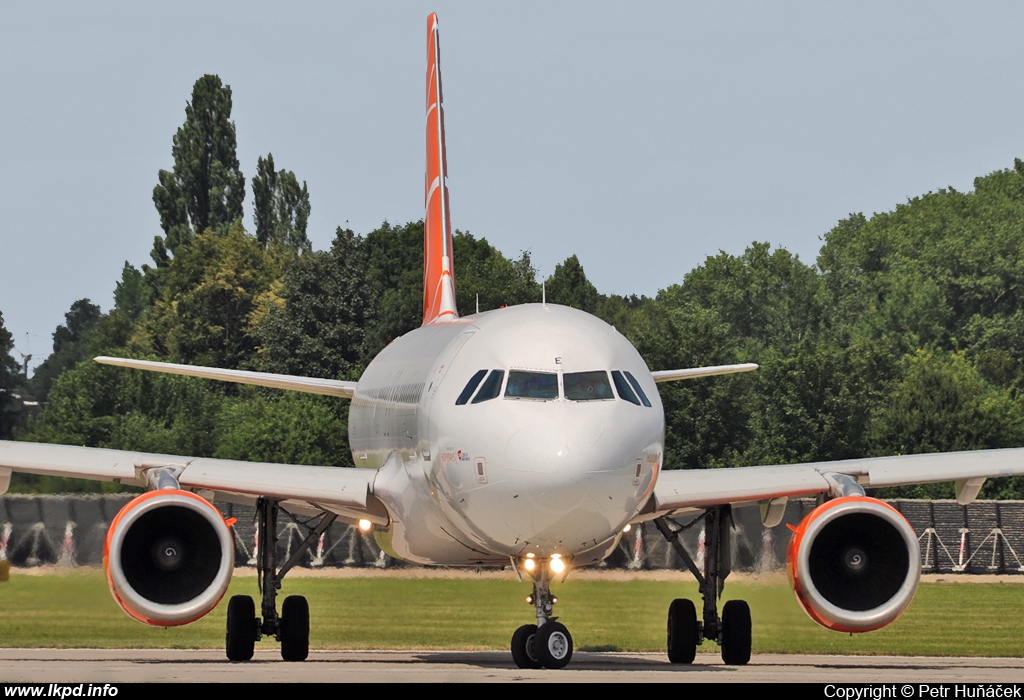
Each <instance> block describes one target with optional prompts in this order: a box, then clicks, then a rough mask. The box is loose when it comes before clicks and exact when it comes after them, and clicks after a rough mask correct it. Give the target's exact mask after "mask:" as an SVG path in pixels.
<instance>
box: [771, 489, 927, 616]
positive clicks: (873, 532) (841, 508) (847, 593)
mask: <svg viewBox="0 0 1024 700" xmlns="http://www.w3.org/2000/svg"><path fill="white" fill-rule="evenodd" d="M786 571H787V573H788V574H789V582H790V584H791V585H792V586H793V592H794V593H796V598H797V600H798V601H799V602H800V605H801V606H803V609H804V610H805V611H806V612H807V614H808V615H810V617H811V619H812V620H814V621H815V622H817V623H818V624H820V625H822V626H824V627H828V628H829V629H833V630H837V631H840V632H869V631H871V630H875V629H878V628H880V627H884V626H885V625H888V624H889V623H890V622H892V621H893V620H895V619H896V618H897V617H899V616H900V614H901V613H902V612H903V611H904V610H905V609H906V608H907V606H908V605H910V601H911V600H912V599H913V597H914V593H915V592H916V591H917V584H918V581H919V580H920V578H921V555H920V548H919V546H918V542H917V535H916V534H914V528H912V527H911V526H910V523H908V522H907V521H906V519H905V518H904V517H903V516H902V515H900V513H899V512H898V511H897V510H896V509H895V508H893V507H891V506H889V505H887V504H885V503H883V502H882V501H879V500H877V499H874V498H868V497H865V496H845V497H843V498H836V499H834V500H831V501H828V502H826V503H823V504H822V505H820V506H818V507H817V508H815V509H814V510H813V511H811V512H810V513H809V514H808V515H807V517H806V518H804V520H803V522H801V523H800V525H799V526H798V527H796V528H795V529H793V536H792V537H791V538H790V541H789V550H788V552H787V557H786Z"/></svg>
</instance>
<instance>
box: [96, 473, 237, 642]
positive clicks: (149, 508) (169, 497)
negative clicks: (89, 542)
mask: <svg viewBox="0 0 1024 700" xmlns="http://www.w3.org/2000/svg"><path fill="white" fill-rule="evenodd" d="M103 564H104V568H105V569H106V571H107V583H108V584H109V585H110V592H111V593H113V595H114V599H115V600H116V601H117V602H118V604H119V605H120V606H121V608H122V609H123V610H124V611H125V612H126V613H128V614H129V615H131V616H132V617H134V618H135V619H136V620H139V621H140V622H145V623H147V624H150V625H161V626H164V627H169V626H173V625H184V624H186V623H188V622H192V621H193V620H198V619H199V618H200V617H202V616H203V615H205V614H206V613H208V612H210V611H211V610H213V608H214V606H216V605H217V603H218V602H219V601H220V599H221V598H222V597H223V596H224V592H225V591H226V590H227V588H228V583H230V582H231V573H232V570H233V569H234V565H235V549H234V543H233V541H232V538H231V531H230V529H229V528H228V525H227V523H225V522H224V518H223V517H222V516H221V514H220V512H218V511H217V509H216V508H214V507H213V506H212V505H211V504H210V502H209V501H207V500H206V499H204V498H200V497H199V496H197V495H195V494H194V493H189V492H188V491H178V490H172V489H161V490H158V491H148V492H146V493H144V494H142V495H141V496H139V497H138V498H135V499H133V500H132V501H130V502H129V503H128V504H127V505H125V507H124V508H122V509H121V512H120V513H118V514H117V517H115V518H114V521H113V522H112V523H111V524H110V529H109V530H108V531H107V541H106V544H105V545H104V548H103Z"/></svg>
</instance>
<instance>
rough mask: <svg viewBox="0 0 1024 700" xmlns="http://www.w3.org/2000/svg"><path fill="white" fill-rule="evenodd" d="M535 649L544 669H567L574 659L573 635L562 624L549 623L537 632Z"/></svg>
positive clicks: (534, 643)
mask: <svg viewBox="0 0 1024 700" xmlns="http://www.w3.org/2000/svg"><path fill="white" fill-rule="evenodd" d="M533 648H534V651H535V652H536V653H537V659H538V660H539V661H540V663H541V665H542V666H543V667H544V668H565V667H566V666H567V665H568V664H569V660H570V659H572V635H571V634H569V630H567V629H566V628H565V625H563V624H562V623H561V622H547V623H545V624H544V625H542V626H541V628H540V629H539V630H537V636H536V637H534V642H533Z"/></svg>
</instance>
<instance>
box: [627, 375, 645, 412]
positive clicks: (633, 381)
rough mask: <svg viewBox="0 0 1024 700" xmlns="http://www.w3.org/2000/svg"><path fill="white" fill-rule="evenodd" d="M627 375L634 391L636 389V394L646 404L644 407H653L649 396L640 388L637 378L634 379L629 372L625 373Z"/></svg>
mask: <svg viewBox="0 0 1024 700" xmlns="http://www.w3.org/2000/svg"><path fill="white" fill-rule="evenodd" d="M625 375H626V379H628V380H629V383H630V385H631V386H632V387H633V388H634V389H636V393H637V394H638V395H639V396H640V400H641V401H643V402H644V406H646V407H647V408H650V407H651V402H650V401H648V400H647V394H645V393H644V390H643V389H641V388H640V382H638V381H637V380H636V377H634V376H633V375H632V374H630V373H629V371H628V370H626V371H625Z"/></svg>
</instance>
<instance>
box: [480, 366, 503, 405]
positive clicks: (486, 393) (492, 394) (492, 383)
mask: <svg viewBox="0 0 1024 700" xmlns="http://www.w3.org/2000/svg"><path fill="white" fill-rule="evenodd" d="M504 379H505V370H501V369H492V370H491V373H490V374H489V375H487V381H485V382H484V385H483V386H482V387H480V391H479V393H477V395H476V396H475V397H474V398H473V403H480V402H482V401H490V400H491V399H494V398H497V396H498V394H500V393H501V382H502V380H504Z"/></svg>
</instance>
